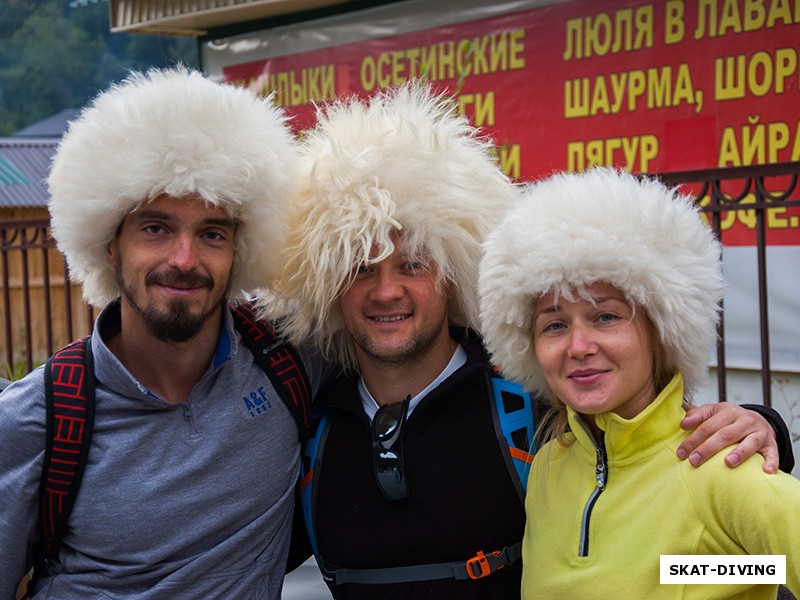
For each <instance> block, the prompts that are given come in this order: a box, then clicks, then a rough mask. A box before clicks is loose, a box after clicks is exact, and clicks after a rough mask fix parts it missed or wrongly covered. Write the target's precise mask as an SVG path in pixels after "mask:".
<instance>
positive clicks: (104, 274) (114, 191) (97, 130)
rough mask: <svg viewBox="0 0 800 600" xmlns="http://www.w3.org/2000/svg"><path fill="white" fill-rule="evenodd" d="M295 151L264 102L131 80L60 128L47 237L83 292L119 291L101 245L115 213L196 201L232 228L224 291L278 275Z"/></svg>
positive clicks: (158, 73)
mask: <svg viewBox="0 0 800 600" xmlns="http://www.w3.org/2000/svg"><path fill="white" fill-rule="evenodd" d="M295 152H296V143H295V140H294V138H293V134H292V133H291V131H290V129H289V128H288V126H287V120H286V117H285V116H284V114H283V112H282V111H281V110H280V109H278V108H277V107H275V106H273V104H272V102H271V101H270V99H263V98H258V97H257V96H256V95H254V94H253V93H252V92H250V91H247V90H245V89H242V88H237V87H233V86H231V85H227V84H222V83H215V82H212V81H210V80H209V79H207V78H205V77H204V76H203V75H202V74H201V73H199V72H196V71H191V70H189V69H186V68H183V67H178V68H175V69H165V70H158V69H154V70H150V71H148V72H147V73H144V74H143V73H132V74H131V75H129V77H128V78H127V79H126V80H125V81H123V82H122V83H120V84H118V85H114V86H112V87H111V88H110V89H109V90H107V91H105V92H103V93H102V94H100V95H99V96H98V97H97V98H95V100H94V101H93V102H92V103H91V104H90V105H89V106H88V107H87V108H86V109H84V110H83V112H82V113H81V115H80V117H79V118H78V119H77V120H75V121H73V122H72V123H71V124H70V127H69V130H68V132H67V133H66V134H65V136H64V138H63V140H62V141H61V144H60V145H59V147H58V150H57V152H56V155H55V157H54V159H53V164H52V169H51V174H50V178H49V180H48V183H49V186H50V195H51V199H50V217H51V225H52V235H53V237H54V238H55V239H56V241H57V244H58V248H59V250H61V252H62V253H63V254H64V255H65V256H66V259H67V263H68V265H69V269H70V275H71V277H72V278H73V279H74V280H76V281H79V282H80V283H81V284H82V285H83V296H84V298H85V299H86V301H87V302H89V303H91V304H93V305H95V306H99V307H102V306H105V305H106V304H108V303H109V302H111V301H113V300H115V299H116V298H118V297H119V295H120V290H119V286H118V285H117V280H116V276H115V274H114V270H113V268H112V267H110V266H109V265H108V264H107V263H106V248H107V246H108V244H109V242H111V240H112V239H113V238H114V236H115V234H116V231H117V228H118V227H119V225H120V223H121V222H122V220H123V219H124V217H125V216H126V215H127V214H129V213H130V212H131V211H134V210H136V208H137V207H139V206H140V205H142V204H143V203H145V202H147V201H149V200H153V199H154V198H156V197H157V196H158V195H160V194H162V193H166V194H170V195H172V196H176V197H180V196H186V195H197V196H198V197H200V198H202V199H203V200H204V201H205V202H207V203H209V204H211V205H214V206H221V207H223V208H224V209H225V210H226V211H227V212H228V213H229V214H230V215H231V216H232V217H234V218H237V219H238V220H239V221H240V224H239V228H238V230H237V234H236V256H235V259H234V267H233V274H232V280H231V295H232V296H239V295H242V293H243V292H244V291H248V290H252V289H254V288H257V287H261V286H265V285H267V284H268V283H270V282H271V280H272V279H273V277H275V276H276V275H277V273H278V271H279V264H280V261H279V259H278V257H277V255H278V253H279V252H280V250H281V248H282V244H281V241H282V240H283V241H285V226H284V225H283V224H282V223H283V221H282V220H281V219H280V218H279V217H280V211H281V210H282V207H281V204H282V203H283V199H284V196H285V194H286V193H287V192H289V191H290V184H291V183H292V181H293V180H292V178H291V176H290V175H289V169H290V166H292V165H293V162H294V156H295Z"/></svg>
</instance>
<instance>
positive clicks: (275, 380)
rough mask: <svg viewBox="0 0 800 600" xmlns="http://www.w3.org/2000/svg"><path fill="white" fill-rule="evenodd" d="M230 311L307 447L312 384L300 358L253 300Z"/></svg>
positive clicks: (244, 340)
mask: <svg viewBox="0 0 800 600" xmlns="http://www.w3.org/2000/svg"><path fill="white" fill-rule="evenodd" d="M231 312H232V314H233V322H234V325H235V327H236V330H237V331H238V332H239V335H241V336H242V341H243V342H244V344H245V345H246V346H247V347H248V348H249V349H250V351H251V352H252V353H253V356H254V357H255V359H256V362H257V363H258V364H259V366H260V367H261V368H262V369H263V371H264V373H266V375H267V377H269V380H270V382H271V383H272V386H273V387H274V388H275V391H276V392H277V393H278V395H279V396H280V397H281V399H282V400H283V402H284V403H285V404H286V406H287V407H288V408H289V411H290V412H291V413H292V416H293V417H294V418H295V421H296V422H297V429H298V431H299V432H300V440H301V443H302V445H303V446H305V443H306V440H307V439H308V432H309V428H310V427H311V386H310V384H309V381H308V376H307V375H306V371H305V368H304V367H303V363H302V361H301V360H300V357H299V356H298V354H297V352H296V350H295V349H294V348H293V347H292V346H291V345H290V344H289V343H287V342H285V341H284V340H282V339H281V338H280V336H279V335H278V334H277V333H276V331H275V329H273V328H272V326H270V324H269V323H267V322H265V321H264V320H263V319H259V318H258V316H257V313H256V309H255V307H254V306H253V305H252V304H251V303H249V302H241V303H239V304H236V305H232V306H231Z"/></svg>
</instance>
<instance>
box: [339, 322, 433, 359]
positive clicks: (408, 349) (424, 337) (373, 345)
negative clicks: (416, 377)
mask: <svg viewBox="0 0 800 600" xmlns="http://www.w3.org/2000/svg"><path fill="white" fill-rule="evenodd" d="M351 336H352V338H353V342H354V343H355V345H356V347H358V348H359V349H360V350H361V352H362V353H363V354H364V356H365V357H366V358H367V359H369V360H373V361H375V362H379V363H383V364H386V365H392V366H403V365H406V366H413V365H417V364H420V362H422V361H424V360H425V358H426V357H427V355H428V353H429V351H430V349H431V348H432V347H433V345H434V342H435V341H436V338H437V337H438V336H439V329H438V328H433V327H432V328H430V329H425V330H423V331H414V332H412V334H411V337H410V338H409V339H408V340H407V341H406V342H405V343H403V344H402V345H400V346H399V347H392V348H385V347H384V346H383V345H382V344H380V343H378V342H376V341H375V340H374V339H373V338H372V337H371V336H370V335H369V334H368V333H366V332H364V331H356V332H351Z"/></svg>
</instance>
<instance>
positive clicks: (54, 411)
mask: <svg viewBox="0 0 800 600" xmlns="http://www.w3.org/2000/svg"><path fill="white" fill-rule="evenodd" d="M44 389H45V403H46V436H47V437H46V441H45V453H44V463H43V465H42V479H41V482H40V484H39V498H40V503H41V509H40V515H39V519H40V521H39V540H38V541H37V543H36V544H35V546H34V551H33V552H34V579H36V578H38V577H39V576H41V575H42V574H44V573H45V572H46V568H47V559H49V558H53V557H55V556H56V555H57V553H58V546H59V543H60V541H61V538H62V536H63V535H64V532H65V530H66V527H67V520H68V518H69V514H70V511H71V510H72V506H73V504H74V503H75V497H76V496H77V494H78V488H79V486H80V483H81V478H82V477H83V471H84V468H85V466H86V460H87V457H88V455H89V446H90V444H91V439H92V429H93V427H94V408H95V389H94V362H93V360H92V350H91V341H90V338H89V337H85V338H81V339H80V340H77V341H75V342H73V343H72V344H70V345H68V346H66V347H64V348H62V349H61V350H58V351H57V352H55V353H54V354H53V356H51V357H50V358H49V359H48V360H47V363H46V365H45V369H44Z"/></svg>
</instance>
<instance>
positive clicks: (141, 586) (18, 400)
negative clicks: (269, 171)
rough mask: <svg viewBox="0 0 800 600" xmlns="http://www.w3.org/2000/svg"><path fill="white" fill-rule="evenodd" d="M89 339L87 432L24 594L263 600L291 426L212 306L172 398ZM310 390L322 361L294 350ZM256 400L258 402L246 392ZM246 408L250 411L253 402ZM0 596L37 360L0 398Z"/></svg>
mask: <svg viewBox="0 0 800 600" xmlns="http://www.w3.org/2000/svg"><path fill="white" fill-rule="evenodd" d="M118 329H119V312H118V306H117V305H112V306H111V307H109V308H107V309H106V310H104V311H103V313H101V315H100V316H99V318H98V321H97V327H96V328H95V332H94V334H93V336H92V340H91V344H92V352H93V353H94V360H95V373H96V379H97V387H96V394H97V409H96V416H95V426H94V437H93V439H92V446H91V449H90V452H89V458H88V463H87V466H86V471H85V473H84V477H83V482H82V484H81V487H80V491H79V494H78V496H77V499H76V501H75V506H74V508H73V511H72V514H71V517H70V520H69V530H68V531H67V533H66V534H65V536H64V539H63V543H62V546H61V551H60V558H59V561H58V562H56V563H54V564H52V565H51V566H50V569H49V574H48V576H47V577H45V578H44V579H43V580H42V581H41V582H40V583H39V585H38V586H37V591H36V596H35V597H36V598H37V599H58V600H72V599H78V598H80V599H81V600H85V599H87V598H93V599H102V598H126V599H133V598H135V599H141V600H145V599H147V600H157V599H165V600H166V599H169V600H175V599H183V598H186V599H189V598H193V599H194V598H196V599H198V600H200V599H202V600H209V599H214V598H220V599H222V598H225V599H230V598H237V599H245V598H253V599H270V600H272V599H277V598H279V597H280V590H281V585H282V581H283V574H284V569H285V563H286V555H287V552H288V545H289V538H290V530H291V523H292V511H293V506H294V494H293V492H294V486H295V482H296V480H297V477H298V473H299V462H300V458H299V437H298V431H297V427H296V425H295V422H294V420H293V418H292V416H291V414H290V413H289V410H288V409H287V408H286V406H285V405H284V403H283V402H282V401H281V400H280V399H279V397H278V395H277V393H276V392H275V390H274V389H273V388H272V386H271V384H270V383H269V380H268V379H267V377H266V376H265V375H264V373H263V371H262V370H261V369H260V368H259V367H258V365H256V364H255V362H254V360H253V356H252V354H251V353H250V352H249V350H248V349H247V348H246V347H245V346H243V345H242V344H241V343H240V338H239V335H238V334H237V333H236V332H235V331H234V328H233V322H232V319H231V316H230V314H229V313H228V311H226V319H225V325H224V328H223V330H222V332H221V335H220V339H219V343H218V348H217V352H216V355H215V357H214V360H213V363H212V364H211V365H210V366H209V368H208V370H207V371H206V373H205V375H203V377H202V378H201V379H200V381H198V382H197V384H196V385H195V387H194V389H193V390H192V393H191V396H190V398H189V401H188V402H187V403H186V404H181V405H173V404H168V403H166V402H164V401H162V400H160V399H159V398H157V397H155V396H154V395H153V394H151V393H150V392H148V390H147V389H145V388H144V386H142V385H141V384H140V383H139V382H138V381H137V380H136V379H134V377H133V376H132V375H131V374H130V373H129V372H128V370H127V369H126V368H125V367H124V366H123V365H122V364H121V363H120V362H119V361H118V360H117V358H116V357H115V356H114V355H113V354H111V352H110V351H109V350H108V348H107V347H106V345H105V343H104V342H103V338H106V339H108V337H109V335H113V332H114V331H115V330H118ZM301 356H302V357H303V359H304V360H303V362H304V366H305V367H306V371H307V373H308V376H309V380H310V383H311V388H312V392H313V393H315V392H316V391H317V390H318V388H319V386H320V385H321V383H322V381H323V379H325V378H326V377H327V370H328V368H327V367H326V366H325V365H324V363H323V362H322V361H321V360H320V359H319V357H317V356H314V355H311V354H310V353H301ZM254 399H257V400H261V402H260V403H257V402H254V401H253V400H254ZM256 405H257V406H258V410H256V409H254V406H256ZM0 440H2V446H3V448H2V450H0V600H11V599H13V598H14V592H15V590H16V587H17V583H18V582H19V579H20V578H21V577H22V575H23V574H24V572H25V571H26V568H27V567H26V562H27V559H26V557H27V553H28V551H29V549H30V546H31V543H32V541H33V536H34V532H35V527H36V521H37V514H38V506H39V505H38V490H39V479H40V476H41V469H42V458H43V456H44V447H45V407H44V387H43V369H42V368H41V367H40V368H38V369H36V370H35V371H33V372H32V373H30V374H29V375H28V376H27V377H25V378H24V379H22V380H21V381H18V382H16V383H14V384H12V385H11V386H9V387H8V388H7V389H6V390H5V391H4V392H3V393H2V395H1V396H0Z"/></svg>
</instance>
